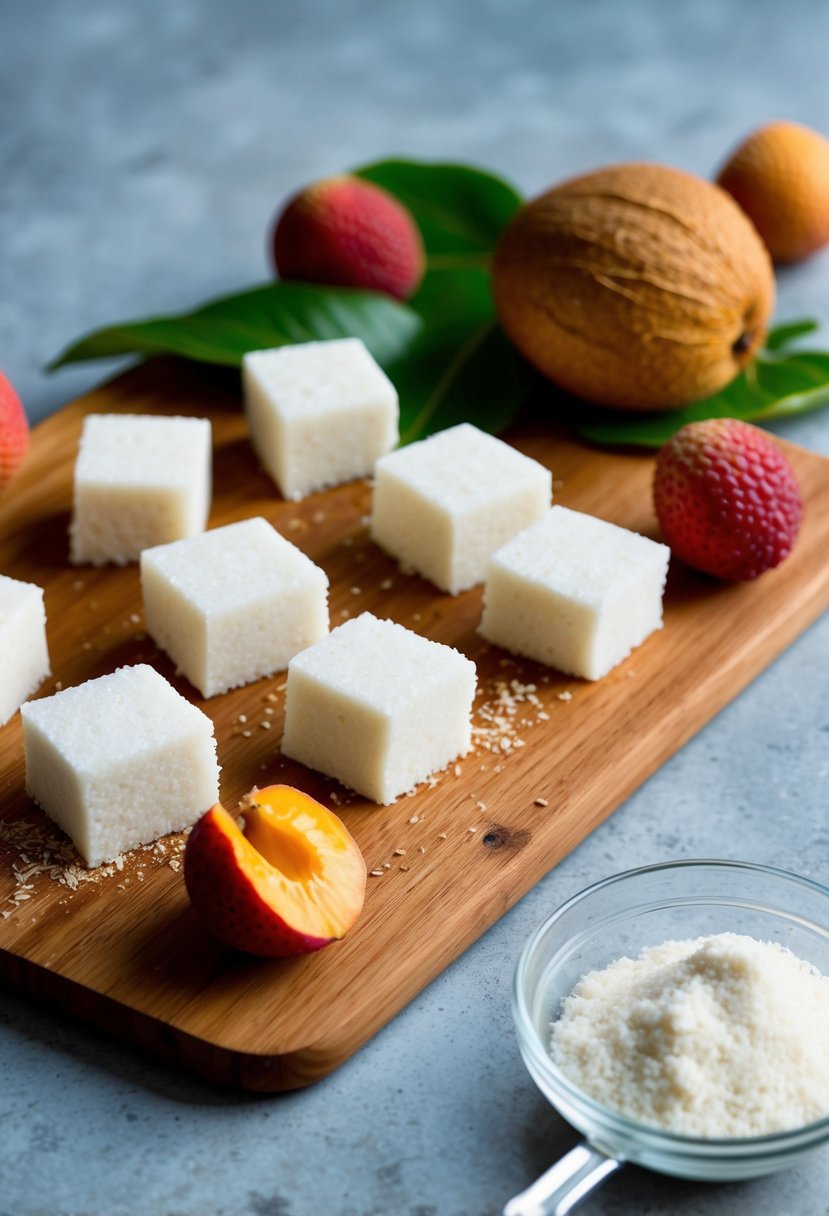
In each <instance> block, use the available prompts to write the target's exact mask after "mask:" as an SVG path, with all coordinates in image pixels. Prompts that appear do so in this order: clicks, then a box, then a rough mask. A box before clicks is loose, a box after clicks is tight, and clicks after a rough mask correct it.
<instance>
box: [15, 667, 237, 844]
mask: <svg viewBox="0 0 829 1216" xmlns="http://www.w3.org/2000/svg"><path fill="white" fill-rule="evenodd" d="M21 715H22V718H23V742H24V749H25V756H26V790H27V792H28V794H29V795H30V797H32V798H33V799H34V800H35V802H37V803H38V805H39V806H41V807H42V808H43V810H44V811H45V812H46V814H47V815H49V816H50V817H51V818H52V819H53V820H54V821H55V823H57V824H58V826H59V827H61V828H63V830H64V832H66V833H67V835H68V836H70V837H71V838H72V840H73V842H74V844H75V847H76V848H77V850H78V852H79V853H80V854H81V856H82V857H83V858H84V860H85V861H86V863H87V865H89V866H98V865H100V864H101V863H102V862H104V861H111V860H112V859H113V858H114V857H117V856H118V854H119V853H123V852H125V851H126V850H127V849H132V848H135V847H136V845H139V844H147V843H149V842H150V841H152V840H156V839H157V838H158V837H159V836H164V835H166V834H167V833H168V832H178V831H182V830H183V829H184V828H186V827H189V826H190V825H191V824H193V823H195V821H196V820H197V819H198V818H199V816H200V815H202V814H203V813H204V812H205V811H206V810H207V809H208V808H209V807H211V806H212V805H213V804H214V803H215V802H216V801H217V799H218V797H219V766H218V764H217V762H216V740H215V738H214V737H213V723H212V722H211V721H210V719H209V718H208V717H207V715H206V714H203V713H202V712H201V710H200V709H198V708H197V707H196V706H195V705H191V704H190V702H189V701H186V700H185V699H184V697H182V696H181V695H180V694H179V693H177V692H176V690H175V689H174V688H173V687H172V685H170V684H168V683H167V681H166V680H165V679H164V677H163V676H161V675H159V673H158V672H157V671H155V670H154V669H153V668H152V667H149V666H148V665H147V664H146V663H141V664H139V665H138V666H135V667H120V668H118V670H117V671H114V672H113V673H112V674H111V675H106V676H100V677H99V678H98V679H95V680H88V681H87V682H86V683H85V684H79V685H78V686H77V687H75V688H66V689H64V690H63V691H62V692H58V693H55V694H54V696H51V697H44V698H43V699H42V700H39V701H30V702H28V703H27V704H26V705H24V706H23V708H22V711H21Z"/></svg>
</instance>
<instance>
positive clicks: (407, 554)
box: [371, 422, 553, 595]
mask: <svg viewBox="0 0 829 1216" xmlns="http://www.w3.org/2000/svg"><path fill="white" fill-rule="evenodd" d="M374 478H375V481H374V500H373V505H372V511H371V534H372V537H373V538H374V540H375V541H376V542H377V544H378V545H381V546H382V548H384V549H385V550H386V551H387V552H388V553H391V554H392V555H393V556H394V557H396V558H397V559H398V561H400V562H401V564H402V565H403V566H404V568H405V567H409V568H412V569H414V570H416V571H417V572H418V573H419V574H422V575H423V576H424V577H425V578H428V579H430V580H431V582H433V583H434V584H435V585H436V586H437V587H440V588H441V589H442V590H443V591H448V592H449V593H450V594H451V595H457V594H458V593H459V592H461V591H465V590H467V589H468V588H469V587H474V586H475V585H476V584H477V583H482V582H483V581H484V576H485V574H486V564H487V561H488V559H489V557H490V555H491V554H492V553H494V552H495V550H496V549H499V548H500V547H501V545H503V544H504V543H505V542H506V541H507V540H509V538H510V537H511V536H514V535H515V533H516V532H520V531H521V529H522V528H526V527H527V525H528V524H531V523H532V522H533V520H536V519H538V518H539V517H540V516H541V515H543V514H544V512H545V511H547V510H549V507H550V499H551V498H552V492H553V486H552V474H551V473H550V470H549V469H547V468H545V467H544V466H543V465H542V464H539V463H538V461H536V460H533V459H531V458H530V457H529V456H525V455H523V453H521V452H518V451H516V450H515V448H512V447H510V446H509V444H507V443H504V442H503V440H501V439H496V438H495V437H494V436H493V435H487V434H486V433H485V432H484V431H481V430H479V429H478V428H477V427H475V426H472V425H471V424H470V423H466V422H464V423H461V424H460V425H459V426H454V427H451V428H449V429H448V430H445V431H440V432H438V434H436V435H431V436H430V437H429V438H428V439H423V440H421V441H420V442H418V443H412V444H409V446H408V447H404V448H400V449H399V450H398V451H396V452H391V453H390V454H389V455H388V456H384V457H383V458H382V459H381V460H378V462H377V465H376V468H375V471H374Z"/></svg>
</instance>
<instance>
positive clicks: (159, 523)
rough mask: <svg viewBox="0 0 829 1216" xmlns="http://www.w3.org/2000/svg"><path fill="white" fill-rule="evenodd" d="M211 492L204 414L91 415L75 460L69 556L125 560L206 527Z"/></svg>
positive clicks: (81, 559)
mask: <svg viewBox="0 0 829 1216" xmlns="http://www.w3.org/2000/svg"><path fill="white" fill-rule="evenodd" d="M210 491H211V431H210V423H209V421H208V420H207V419H206V418H166V417H155V416H152V415H149V414H90V415H89V416H88V417H87V418H86V420H85V421H84V426H83V432H82V434H81V443H80V449H79V451H78V459H77V461H76V463H75V498H74V506H73V511H72V523H71V525H70V529H69V542H70V543H69V557H70V560H71V561H72V562H75V563H76V564H77V563H80V562H89V563H91V564H92V565H93V566H101V565H104V563H106V562H115V563H116V564H117V565H119V566H122V565H125V564H126V563H127V562H135V561H138V557H139V554H140V553H141V550H142V549H147V548H149V546H150V545H161V544H164V543H165V542H167V541H172V540H178V539H179V538H180V537H183V536H194V535H195V534H196V533H198V532H203V531H204V528H205V525H206V523H207V515H208V512H209V510H210Z"/></svg>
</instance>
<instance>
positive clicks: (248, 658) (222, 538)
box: [141, 517, 328, 697]
mask: <svg viewBox="0 0 829 1216" xmlns="http://www.w3.org/2000/svg"><path fill="white" fill-rule="evenodd" d="M141 590H142V593H143V596H144V611H145V614H146V620H147V629H148V630H149V632H150V633H151V635H152V636H153V638H154V639H155V641H156V642H157V643H158V645H159V646H161V647H162V649H163V650H166V652H167V654H169V656H170V658H171V659H172V660H173V662H174V663H175V664H176V668H177V670H178V671H180V672H183V673H184V675H186V676H187V679H188V680H189V681H190V683H191V684H194V685H195V686H196V688H198V689H199V691H200V692H201V693H202V695H203V696H205V697H212V696H215V695H216V694H217V693H222V692H227V690H228V689H230V688H238V687H239V686H240V685H242V684H249V683H250V682H251V681H253V680H258V679H261V677H262V676H267V675H272V674H273V672H275V671H282V670H283V669H284V668H285V667H287V666H288V662H289V660H290V659H292V658H293V656H294V655H295V654H296V653H297V652H298V651H300V650H304V649H305V647H306V646H310V645H311V643H312V642H315V641H317V640H318V639H319V638H321V637H323V635H324V634H326V633H327V632H328V577H327V575H326V574H325V572H324V571H323V570H321V569H320V568H319V566H316V565H315V564H314V562H312V561H311V559H310V558H309V557H307V556H306V555H305V554H304V553H303V552H302V551H301V550H300V549H298V548H297V547H296V546H295V545H292V544H291V542H290V541H288V540H286V539H285V538H284V536H280V534H279V533H278V532H277V531H276V529H275V528H273V527H272V526H271V525H270V524H269V523H268V522H267V520H265V519H261V518H258V517H257V518H254V519H246V520H243V521H242V522H240V523H235V524H228V525H227V526H226V527H223V528H214V529H212V530H211V531H209V532H204V533H203V534H202V535H201V536H194V537H190V538H189V539H187V540H179V541H175V542H173V544H170V545H160V546H158V547H156V548H152V549H145V550H144V552H143V553H142V554H141Z"/></svg>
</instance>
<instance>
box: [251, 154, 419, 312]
mask: <svg viewBox="0 0 829 1216" xmlns="http://www.w3.org/2000/svg"><path fill="white" fill-rule="evenodd" d="M272 244H273V259H274V264H275V266H276V269H277V271H278V273H279V275H280V276H281V277H282V278H283V279H298V280H302V281H305V282H309V283H326V284H329V285H330V286H335V287H362V288H367V289H369V290H371V291H384V292H386V293H387V294H388V295H391V296H394V297H396V298H397V299H398V300H406V299H408V297H409V296H410V295H412V293H413V292H414V290H415V288H416V287H417V285H418V284H419V282H420V280H421V278H422V277H423V270H424V255H423V241H422V239H421V236H420V231H419V229H418V227H417V225H416V223H415V221H414V218H413V217H412V215H411V213H410V212H409V211H408V210H407V208H406V207H404V206H403V204H402V203H400V202H399V201H398V200H397V199H396V198H395V197H394V196H393V195H391V194H389V192H388V191H387V190H383V189H381V187H380V186H375V185H374V184H373V183H372V182H367V181H363V180H362V179H361V178H359V177H351V176H348V175H345V176H342V177H329V178H326V179H325V180H324V181H320V182H317V183H316V184H315V185H313V186H308V187H307V189H305V190H303V191H301V193H299V194H297V195H295V197H294V198H292V199H291V200H290V202H289V203H288V204H287V206H286V207H285V209H284V210H283V211H282V212H281V214H280V215H279V216H278V217H277V219H276V222H275V224H274V227H273V236H272Z"/></svg>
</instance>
